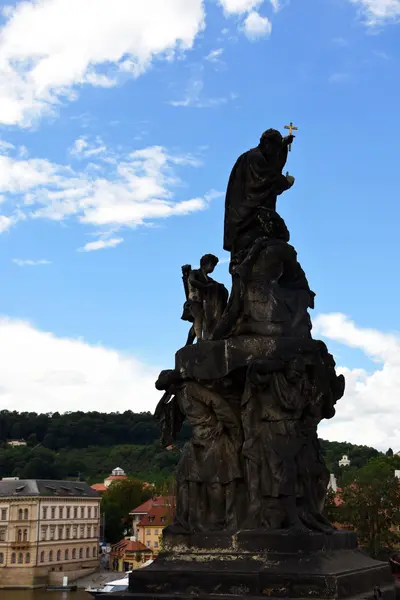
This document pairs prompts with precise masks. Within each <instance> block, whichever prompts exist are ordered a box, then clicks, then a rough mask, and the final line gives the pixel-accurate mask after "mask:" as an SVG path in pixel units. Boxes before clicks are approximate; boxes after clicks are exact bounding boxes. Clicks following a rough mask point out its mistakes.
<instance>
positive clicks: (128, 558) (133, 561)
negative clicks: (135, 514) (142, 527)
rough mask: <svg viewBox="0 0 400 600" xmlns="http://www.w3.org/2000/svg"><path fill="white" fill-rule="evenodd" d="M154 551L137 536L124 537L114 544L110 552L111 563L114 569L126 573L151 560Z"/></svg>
mask: <svg viewBox="0 0 400 600" xmlns="http://www.w3.org/2000/svg"><path fill="white" fill-rule="evenodd" d="M152 557H153V552H152V551H151V550H150V549H149V548H147V547H146V546H145V545H144V544H142V542H138V541H137V540H136V538H135V537H131V538H128V539H123V540H121V541H120V542H118V544H114V546H112V548H111V552H110V564H111V568H112V570H113V571H118V572H119V573H126V571H133V570H134V569H138V568H139V567H142V566H143V564H144V563H146V562H147V561H148V560H151V559H152Z"/></svg>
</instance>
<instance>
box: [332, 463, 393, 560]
mask: <svg viewBox="0 0 400 600" xmlns="http://www.w3.org/2000/svg"><path fill="white" fill-rule="evenodd" d="M395 462H396V461H394V460H393V459H391V458H387V457H379V458H373V459H371V460H370V461H369V462H368V463H367V465H365V467H362V468H361V469H358V470H357V471H353V472H349V473H347V474H346V475H345V476H344V478H343V487H342V492H341V497H342V500H343V504H341V505H340V507H339V508H338V510H339V513H340V517H339V520H340V522H341V523H346V524H349V525H352V526H353V527H354V529H355V530H356V531H357V532H358V535H359V539H360V545H362V546H364V547H365V548H366V550H367V551H368V552H369V553H370V554H371V555H372V556H374V557H378V556H379V555H380V554H381V552H382V550H383V549H384V548H392V547H393V546H394V544H395V543H396V542H397V543H398V541H399V536H398V534H397V533H395V531H397V529H398V526H399V525H400V482H399V480H398V479H397V478H396V477H395V474H394V471H395Z"/></svg>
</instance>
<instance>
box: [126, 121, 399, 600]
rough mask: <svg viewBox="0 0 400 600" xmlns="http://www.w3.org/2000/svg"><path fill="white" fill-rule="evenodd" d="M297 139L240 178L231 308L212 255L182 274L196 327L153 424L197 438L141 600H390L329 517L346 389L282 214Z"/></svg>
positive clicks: (229, 239) (140, 582)
mask: <svg viewBox="0 0 400 600" xmlns="http://www.w3.org/2000/svg"><path fill="white" fill-rule="evenodd" d="M287 128H288V129H289V131H290V134H291V133H292V130H294V129H296V128H295V127H294V126H293V124H292V123H291V124H290V125H289V126H287ZM293 139H294V138H293V135H289V136H288V137H286V138H283V137H282V135H281V134H280V133H279V132H278V131H276V130H274V129H269V130H267V131H266V132H265V133H264V134H263V135H262V136H261V140H260V143H259V145H258V146H257V147H256V148H253V149H251V150H249V151H248V152H245V153H244V154H243V155H242V156H240V158H239V159H238V160H237V162H236V164H235V166H234V168H233V170H232V173H231V175H230V178H229V184H228V188H227V193H226V202H225V223H224V242H223V246H224V248H225V250H227V251H229V252H230V253H231V261H230V265H229V271H230V274H231V276H232V287H231V292H230V295H229V299H228V292H227V290H226V289H225V287H224V286H223V285H222V284H219V283H218V282H216V281H214V280H213V279H211V277H210V274H211V273H212V272H213V270H214V268H215V266H216V264H217V263H218V259H217V257H215V256H213V255H210V254H207V255H205V256H203V257H202V259H201V261H200V269H195V270H193V269H192V268H191V266H190V265H185V266H184V267H182V274H183V282H184V287H185V293H186V302H185V305H184V310H183V315H182V319H184V320H186V321H189V322H190V323H192V327H191V330H190V332H189V336H188V340H187V344H186V345H185V346H184V347H183V348H181V349H179V350H178V351H177V353H176V355H175V365H174V368H173V369H170V370H167V371H162V372H161V373H160V375H159V378H158V380H157V383H156V387H157V389H158V390H162V391H164V395H163V397H162V398H161V400H160V402H159V404H158V406H157V409H156V413H155V416H156V418H157V419H158V421H159V423H160V426H161V439H162V443H163V445H164V446H166V447H168V446H170V445H172V444H174V443H175V439H176V436H177V434H178V432H179V431H180V429H181V427H182V424H183V422H184V421H185V420H186V421H187V422H188V423H189V424H190V425H191V429H192V433H191V439H190V441H189V442H187V443H186V445H185V446H184V448H183V449H182V451H181V457H180V461H179V464H178V467H177V472H176V484H177V485H176V489H177V493H176V513H175V518H174V521H173V523H172V524H171V525H169V526H168V527H166V528H165V529H164V530H163V549H162V552H161V553H160V554H159V555H158V557H157V558H156V559H155V561H154V562H153V563H152V564H151V565H150V566H149V567H147V568H145V569H136V570H134V571H133V572H132V573H131V574H130V591H131V592H132V595H133V596H134V598H135V600H148V598H156V599H157V598H164V599H165V600H176V599H177V598H179V599H180V600H186V599H187V598H193V597H196V598H205V599H206V598H207V597H208V596H210V597H212V598H214V599H218V598H220V599H221V600H228V599H229V598H230V599H232V598H243V597H246V598H247V599H248V600H256V599H257V598H263V597H264V598H265V597H269V598H272V599H273V598H275V599H276V598H286V599H292V600H299V599H301V598H311V597H312V598H314V599H315V600H334V599H340V600H344V599H350V597H351V598H352V599H353V600H357V599H359V598H364V599H365V600H373V597H374V595H373V588H374V586H376V585H377V584H379V585H380V586H382V589H383V590H384V591H383V592H382V596H383V600H393V582H392V576H391V574H390V570H389V568H388V566H387V564H385V563H379V562H377V561H373V560H372V559H370V558H368V557H367V556H366V555H365V554H363V553H361V552H360V550H359V549H358V546H357V536H356V534H355V533H353V532H349V531H337V530H336V529H335V527H334V526H333V525H331V523H329V521H328V520H327V519H326V517H325V516H324V515H323V509H324V503H325V497H326V493H327V486H328V481H329V472H328V470H327V468H326V465H325V462H324V457H323V453H322V450H321V446H320V442H319V439H318V433H317V428H318V425H319V423H320V422H321V421H322V420H323V419H331V418H333V417H334V415H335V407H336V403H337V401H338V400H340V398H341V397H342V396H343V394H344V388H345V382H344V377H343V376H342V375H339V376H338V375H337V374H336V370H335V361H334V359H333V357H332V356H331V355H330V354H329V352H328V350H327V348H326V346H325V344H324V343H323V342H321V341H318V340H314V339H313V338H312V334H311V319H310V315H309V309H312V308H314V299H315V294H314V292H313V291H311V288H310V286H309V283H308V281H307V278H306V275H305V273H304V271H303V269H302V267H301V265H300V262H299V260H298V257H297V253H296V250H295V249H294V248H293V246H291V245H290V243H289V241H290V234H289V231H288V228H287V226H286V224H285V222H284V220H283V219H282V217H281V216H280V215H279V214H278V212H277V206H276V204H277V198H278V196H279V195H281V194H282V193H283V192H284V191H286V190H288V189H289V188H290V187H291V186H292V185H293V183H294V178H293V177H291V176H290V175H288V174H286V175H284V174H283V169H284V167H285V164H286V161H287V158H288V149H289V146H290V145H291V144H292V142H293ZM196 337H197V342H198V343H196V344H194V343H193V342H194V340H195V339H196ZM128 595H129V594H128Z"/></svg>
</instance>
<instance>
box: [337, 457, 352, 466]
mask: <svg viewBox="0 0 400 600" xmlns="http://www.w3.org/2000/svg"><path fill="white" fill-rule="evenodd" d="M349 466H350V460H349V457H348V456H347V454H344V455H343V456H342V458H341V459H340V460H339V467H349Z"/></svg>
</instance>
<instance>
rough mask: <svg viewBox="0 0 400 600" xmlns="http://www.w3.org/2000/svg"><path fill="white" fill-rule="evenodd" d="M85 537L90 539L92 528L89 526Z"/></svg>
mask: <svg viewBox="0 0 400 600" xmlns="http://www.w3.org/2000/svg"><path fill="white" fill-rule="evenodd" d="M87 536H88V538H89V539H90V538H91V537H92V527H91V526H90V525H88V528H87Z"/></svg>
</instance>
